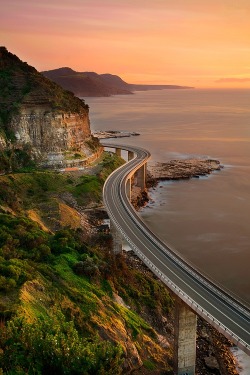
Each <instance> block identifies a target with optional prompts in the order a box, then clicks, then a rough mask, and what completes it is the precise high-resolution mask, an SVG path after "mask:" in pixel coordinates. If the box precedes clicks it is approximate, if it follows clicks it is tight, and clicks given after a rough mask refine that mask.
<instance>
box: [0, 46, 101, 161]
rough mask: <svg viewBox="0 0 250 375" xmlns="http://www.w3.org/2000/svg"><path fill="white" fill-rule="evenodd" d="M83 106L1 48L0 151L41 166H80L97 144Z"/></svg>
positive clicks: (86, 108) (67, 92)
mask: <svg viewBox="0 0 250 375" xmlns="http://www.w3.org/2000/svg"><path fill="white" fill-rule="evenodd" d="M88 113H89V109H88V106H87V105H86V104H85V102H84V101H83V100H81V99H79V98H77V97H75V96H74V94H73V93H71V92H69V91H65V90H64V89H62V88H61V87H60V86H58V85H57V84H56V83H54V82H52V81H50V80H49V79H47V78H45V77H44V76H43V75H42V74H40V73H39V72H37V71H36V69H35V68H33V67H31V66H29V65H28V64H27V63H25V62H22V61H21V60H20V59H19V58H18V57H17V56H15V55H13V54H11V53H10V52H8V51H7V49H6V48H5V47H0V150H1V151H7V153H8V152H9V153H10V150H11V151H12V153H13V150H14V151H15V150H22V151H25V152H26V153H27V154H29V156H30V158H31V159H33V160H34V161H36V162H37V163H38V164H39V165H42V166H56V167H58V166H67V165H71V164H72V163H73V164H75V161H76V160H77V161H78V163H80V164H84V163H85V162H86V160H87V159H88V157H91V155H92V154H93V152H95V151H98V149H99V143H98V141H96V140H95V139H93V137H92V136H91V132H90V123H89V116H88Z"/></svg>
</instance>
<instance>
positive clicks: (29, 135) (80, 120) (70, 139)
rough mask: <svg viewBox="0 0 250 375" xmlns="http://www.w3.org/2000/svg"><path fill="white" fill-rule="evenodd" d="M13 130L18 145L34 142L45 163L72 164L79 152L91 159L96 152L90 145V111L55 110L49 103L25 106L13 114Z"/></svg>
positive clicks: (35, 151)
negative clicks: (70, 162)
mask: <svg viewBox="0 0 250 375" xmlns="http://www.w3.org/2000/svg"><path fill="white" fill-rule="evenodd" d="M10 129H11V130H12V131H13V132H14V134H15V138H16V141H15V145H16V146H17V147H22V146H23V145H27V144H28V145H32V149H33V154H34V157H35V159H36V160H39V162H40V164H42V165H45V166H50V165H51V166H53V165H55V166H60V165H62V166H65V165H68V164H69V163H68V158H69V157H70V155H71V154H72V155H71V157H72V158H73V156H74V154H75V153H78V154H79V157H80V156H82V158H83V159H84V158H87V157H88V156H90V155H91V153H92V151H91V150H90V149H89V147H88V146H87V145H86V143H85V142H86V141H87V140H91V138H90V137H91V135H90V126H89V118H88V114H87V113H84V112H83V113H69V112H64V111H62V110H61V111H54V110H51V108H49V107H48V106H44V105H35V106H34V105H33V106H28V107H27V106H25V105H24V106H21V108H20V110H19V113H18V114H16V115H13V116H12V118H11V121H10Z"/></svg>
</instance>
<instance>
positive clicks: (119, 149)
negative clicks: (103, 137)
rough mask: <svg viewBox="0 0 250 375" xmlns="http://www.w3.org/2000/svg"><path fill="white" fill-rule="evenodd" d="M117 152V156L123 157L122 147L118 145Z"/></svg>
mask: <svg viewBox="0 0 250 375" xmlns="http://www.w3.org/2000/svg"><path fill="white" fill-rule="evenodd" d="M115 153H116V155H117V156H119V157H121V156H122V149H121V148H118V147H116V148H115Z"/></svg>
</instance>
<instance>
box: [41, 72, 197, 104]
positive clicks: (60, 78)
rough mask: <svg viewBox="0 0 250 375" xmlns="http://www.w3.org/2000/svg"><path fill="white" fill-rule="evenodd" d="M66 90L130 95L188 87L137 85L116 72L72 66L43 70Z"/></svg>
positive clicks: (81, 95) (94, 94) (104, 94)
mask: <svg viewBox="0 0 250 375" xmlns="http://www.w3.org/2000/svg"><path fill="white" fill-rule="evenodd" d="M42 74H43V75H44V76H45V77H47V78H49V79H51V80H52V81H54V82H56V83H58V84H59V85H61V86H62V87H63V88H64V89H66V90H71V91H73V92H74V94H75V95H77V96H79V97H88V96H111V95H128V94H132V93H133V92H134V91H147V90H164V89H187V88H191V87H187V86H178V85H137V84H130V83H127V82H125V81H124V80H122V79H121V78H120V77H119V76H117V75H114V74H108V73H107V74H97V73H94V72H76V71H74V70H72V69H71V68H59V69H54V70H48V71H44V72H42Z"/></svg>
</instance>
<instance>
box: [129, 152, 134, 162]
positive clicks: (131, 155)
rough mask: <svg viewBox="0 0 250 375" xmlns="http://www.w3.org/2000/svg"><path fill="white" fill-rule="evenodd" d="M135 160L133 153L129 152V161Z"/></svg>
mask: <svg viewBox="0 0 250 375" xmlns="http://www.w3.org/2000/svg"><path fill="white" fill-rule="evenodd" d="M133 158H134V153H133V152H132V151H128V161H129V160H132V159H133Z"/></svg>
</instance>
